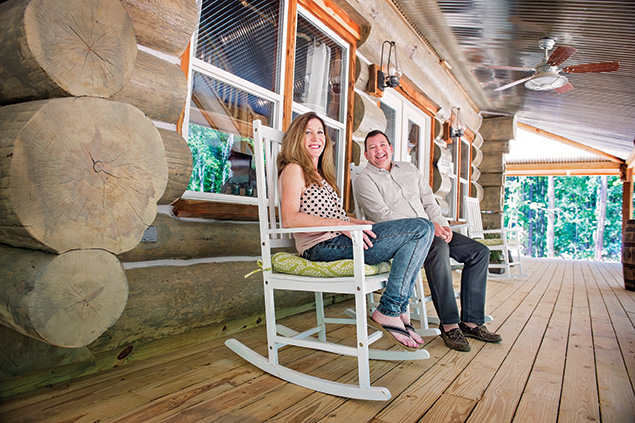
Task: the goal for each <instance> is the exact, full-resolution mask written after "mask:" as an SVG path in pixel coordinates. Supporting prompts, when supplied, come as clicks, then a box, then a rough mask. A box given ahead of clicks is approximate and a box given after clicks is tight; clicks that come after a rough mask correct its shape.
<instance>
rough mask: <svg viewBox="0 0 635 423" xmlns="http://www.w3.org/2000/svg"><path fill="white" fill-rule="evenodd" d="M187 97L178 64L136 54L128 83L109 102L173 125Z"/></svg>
mask: <svg viewBox="0 0 635 423" xmlns="http://www.w3.org/2000/svg"><path fill="white" fill-rule="evenodd" d="M186 97H187V79H186V77H185V74H184V73H183V71H182V70H181V68H180V67H179V65H176V64H174V63H170V62H166V61H165V60H161V59H159V58H157V57H156V56H153V55H151V54H149V53H146V52H144V51H139V52H138V53H137V60H136V62H135V66H134V71H133V72H132V76H131V77H130V81H128V83H127V84H126V85H125V86H124V87H123V89H122V90H121V91H119V92H118V93H116V94H115V95H113V96H112V97H111V98H110V99H111V100H115V101H121V102H124V103H129V104H132V105H133V106H135V107H137V108H139V109H140V110H141V111H142V112H143V113H145V114H146V115H147V116H148V117H149V118H150V119H152V120H158V121H161V122H167V123H171V124H176V122H177V121H178V120H179V116H180V115H181V112H182V111H183V107H184V106H185V98H186Z"/></svg>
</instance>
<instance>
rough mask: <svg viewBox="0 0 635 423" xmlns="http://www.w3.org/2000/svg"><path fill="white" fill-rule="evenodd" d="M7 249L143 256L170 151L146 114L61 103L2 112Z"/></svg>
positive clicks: (0, 173) (1, 211)
mask: <svg viewBox="0 0 635 423" xmlns="http://www.w3.org/2000/svg"><path fill="white" fill-rule="evenodd" d="M0 128H1V130H0V151H2V153H3V154H2V158H1V159H0V242H4V243H6V244H10V245H13V246H16V247H27V248H37V249H45V250H48V251H53V252H58V253H61V252H65V251H68V250H71V249H77V248H103V249H105V250H108V251H111V252H113V253H115V254H117V253H121V252H124V251H127V250H130V249H132V248H134V247H135V246H136V245H137V244H138V243H139V241H140V240H141V237H142V235H143V232H144V230H145V228H146V227H147V226H148V225H150V223H152V221H153V220H154V218H155V216H156V211H157V205H156V203H157V201H158V200H159V198H161V196H162V195H163V192H164V191H165V186H166V183H167V175H168V170H167V162H166V158H165V149H164V147H163V142H162V140H161V136H160V134H159V132H158V130H157V129H156V128H155V126H154V125H153V123H152V121H151V120H150V119H148V118H147V117H146V116H144V115H143V113H142V112H141V111H139V110H138V109H137V108H135V107H133V106H131V105H128V104H125V103H118V102H113V101H107V100H103V99H98V98H89V97H82V98H61V99H51V100H40V101H35V102H29V103H21V104H16V105H11V106H5V107H3V108H2V109H0Z"/></svg>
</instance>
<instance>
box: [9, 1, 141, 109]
mask: <svg viewBox="0 0 635 423" xmlns="http://www.w3.org/2000/svg"><path fill="white" fill-rule="evenodd" d="M0 15H1V16H2V31H0V105H1V104H9V103H16V102H22V101H28V100H34V99H41V98H50V97H61V96H95V97H104V98H105V97H110V96H111V95H113V94H114V93H116V92H118V91H119V90H121V89H122V88H123V86H124V85H125V84H126V83H127V82H128V80H129V79H130V76H131V75H132V71H133V66H134V62H135V59H136V57H137V45H136V41H135V36H134V32H133V28H132V22H131V21H130V18H129V17H128V14H127V13H126V10H125V9H124V8H123V7H122V5H121V3H120V2H119V1H118V0H94V1H84V0H55V1H51V0H30V1H22V0H11V1H7V2H5V3H2V4H0Z"/></svg>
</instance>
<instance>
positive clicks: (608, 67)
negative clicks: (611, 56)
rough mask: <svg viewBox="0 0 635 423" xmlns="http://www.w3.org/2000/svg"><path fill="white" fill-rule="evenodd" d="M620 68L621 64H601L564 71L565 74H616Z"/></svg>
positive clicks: (575, 67)
mask: <svg viewBox="0 0 635 423" xmlns="http://www.w3.org/2000/svg"><path fill="white" fill-rule="evenodd" d="M619 68H620V62H599V63H583V64H581V65H573V66H567V67H566V68H564V69H562V71H563V72H564V73H590V72H615V71H616V70H618V69H619Z"/></svg>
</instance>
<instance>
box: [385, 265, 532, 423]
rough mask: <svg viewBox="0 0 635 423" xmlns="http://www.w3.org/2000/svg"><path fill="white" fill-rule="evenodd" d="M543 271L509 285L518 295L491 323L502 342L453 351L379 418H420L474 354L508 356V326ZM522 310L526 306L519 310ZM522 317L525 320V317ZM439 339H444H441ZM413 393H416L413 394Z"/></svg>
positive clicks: (510, 336) (513, 337)
mask: <svg viewBox="0 0 635 423" xmlns="http://www.w3.org/2000/svg"><path fill="white" fill-rule="evenodd" d="M543 272H544V269H543ZM541 274H542V272H539V271H536V272H535V273H534V275H532V277H530V278H529V279H528V280H527V281H524V282H522V283H520V285H519V286H515V285H510V286H509V287H508V290H509V291H510V292H511V293H515V294H514V295H512V296H510V298H508V300H507V301H506V302H505V303H504V304H502V305H501V306H500V307H498V308H496V316H497V317H496V320H494V322H492V323H491V324H490V325H491V328H492V329H493V330H497V329H498V331H499V333H501V335H502V336H503V342H502V343H501V344H485V343H483V342H479V341H474V342H472V344H471V345H472V351H470V352H468V353H464V352H458V351H449V352H448V353H447V354H446V355H445V356H444V357H443V358H442V359H441V360H439V363H438V364H439V365H436V366H434V368H432V369H431V370H430V371H429V372H427V373H426V374H425V375H423V376H422V377H421V378H419V380H417V381H416V382H415V383H413V385H412V386H411V387H410V388H409V389H408V390H407V391H406V392H404V393H403V394H401V395H399V396H398V397H397V398H395V399H394V400H393V401H392V402H391V403H390V404H389V405H388V406H387V407H386V408H385V409H384V410H382V412H381V413H379V414H378V415H377V417H376V419H377V421H383V422H393V421H401V422H409V421H417V420H418V419H419V418H420V417H421V416H423V415H424V414H425V412H426V411H427V410H428V409H429V408H430V407H431V406H432V405H433V404H434V402H435V401H436V400H437V399H438V397H440V396H441V395H442V394H443V393H444V392H445V391H446V389H447V387H448V386H450V384H452V383H453V382H454V381H455V379H457V378H458V377H460V376H461V375H462V372H463V371H464V370H465V368H466V367H467V366H468V365H471V362H472V360H473V359H474V357H477V356H479V355H480V354H479V352H480V351H481V350H485V349H487V350H488V351H489V353H490V354H489V355H493V354H497V353H500V355H501V357H504V356H505V355H506V352H507V350H508V348H509V344H507V342H509V343H510V344H511V343H513V339H515V336H514V335H513V334H512V333H511V332H507V333H506V331H505V327H511V326H513V325H515V319H509V316H510V315H513V314H514V312H516V310H517V309H518V307H519V305H520V304H522V303H523V301H524V299H525V296H526V295H527V293H528V292H530V291H531V290H532V289H533V287H534V286H535V285H536V283H538V282H539V279H540V275H541ZM521 311H522V309H521V310H520V311H519V313H520V312H521ZM518 320H519V321H522V318H521V319H518ZM507 322H509V323H507ZM522 325H524V323H522V324H521V325H520V326H521V327H522ZM506 339H507V341H506ZM439 341H440V342H442V341H441V340H439ZM488 360H489V358H488ZM485 361H487V360H485ZM480 377H481V375H480V374H479V375H478V377H477V378H480ZM478 383H479V382H478V381H472V380H470V382H469V385H477V384H478ZM413 393H415V394H416V395H413ZM450 393H451V392H450ZM460 396H463V397H465V398H470V399H478V397H479V396H480V394H477V395H474V396H472V397H469V396H466V395H460Z"/></svg>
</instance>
